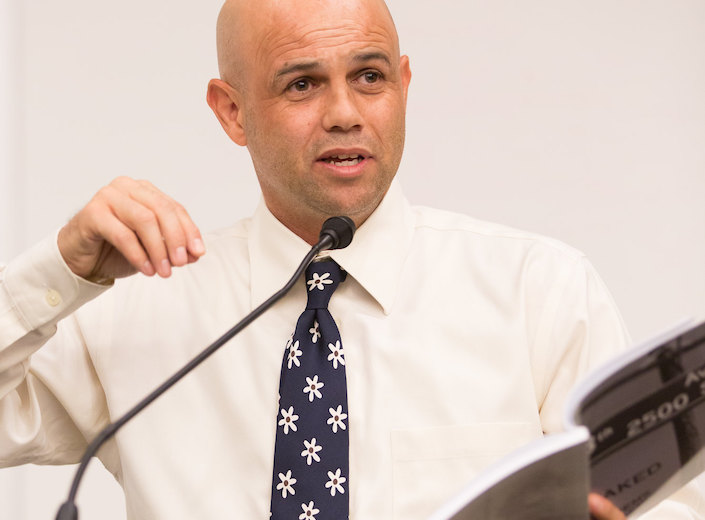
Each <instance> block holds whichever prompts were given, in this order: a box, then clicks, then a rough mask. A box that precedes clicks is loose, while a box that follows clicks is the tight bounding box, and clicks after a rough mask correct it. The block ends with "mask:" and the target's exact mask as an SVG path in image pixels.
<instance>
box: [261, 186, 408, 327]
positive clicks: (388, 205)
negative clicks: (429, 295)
mask: <svg viewBox="0 0 705 520" xmlns="http://www.w3.org/2000/svg"><path fill="white" fill-rule="evenodd" d="M413 230H414V222H413V213H412V210H411V207H410V206H409V203H408V201H407V200H406V198H405V197H404V195H403V194H402V192H401V188H400V187H399V185H398V182H397V181H394V182H393V183H392V185H391V187H390V188H389V191H388V192H387V194H386V195H385V197H384V199H383V200H382V202H381V203H380V205H379V206H378V207H377V209H376V210H375V211H374V213H372V215H370V217H369V218H368V219H367V221H366V222H365V223H364V224H363V225H362V226H360V228H359V229H358V230H357V232H356V233H355V237H354V239H353V241H352V243H351V244H350V245H349V246H348V247H346V248H345V249H337V250H335V251H330V252H329V253H327V254H328V255H329V256H330V257H331V258H333V260H335V261H336V262H338V264H339V265H340V266H341V267H342V268H343V269H344V270H345V271H347V272H348V276H352V277H353V278H354V279H355V280H357V282H358V283H359V284H360V285H361V286H362V287H363V288H364V289H365V290H366V291H367V292H369V293H370V295H371V296H372V297H373V298H374V299H375V300H376V301H377V303H379V304H380V305H381V306H382V308H383V310H384V312H385V314H389V312H390V311H391V309H392V306H393V304H394V298H395V296H396V294H397V289H398V286H399V283H400V278H401V272H402V267H403V263H404V259H405V258H406V255H407V252H408V249H409V247H410V245H411V240H412V235H413ZM248 243H249V253H250V269H251V283H252V285H251V298H252V305H253V307H254V306H255V305H259V304H260V303H262V302H263V301H264V300H266V299H267V298H269V297H270V296H271V295H272V294H274V293H275V292H276V291H278V290H279V289H281V287H282V286H283V285H284V284H285V283H286V281H287V280H288V279H289V278H290V277H291V275H292V273H293V272H294V270H295V269H296V267H297V265H298V264H299V262H301V260H302V259H303V257H304V256H305V255H306V253H307V252H308V251H309V249H310V246H309V244H307V243H306V242H305V241H304V240H302V239H301V238H299V237H298V236H297V235H295V234H294V233H292V232H291V231H290V230H289V229H288V228H287V227H286V226H284V225H283V224H282V223H281V222H279V221H278V220H277V219H276V218H275V217H274V215H272V214H271V212H270V211H269V210H268V209H267V206H266V205H265V203H264V201H263V200H260V203H259V205H258V207H257V209H256V210H255V214H254V215H253V217H252V220H251V227H250V233H249V241H248Z"/></svg>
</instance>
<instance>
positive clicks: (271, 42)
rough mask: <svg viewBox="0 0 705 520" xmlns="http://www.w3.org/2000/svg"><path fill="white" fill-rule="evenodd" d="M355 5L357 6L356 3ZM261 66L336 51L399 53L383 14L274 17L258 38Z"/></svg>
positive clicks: (358, 12) (362, 12)
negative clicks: (364, 50)
mask: <svg viewBox="0 0 705 520" xmlns="http://www.w3.org/2000/svg"><path fill="white" fill-rule="evenodd" d="M353 3H354V2H353ZM253 43H255V44H256V51H255V54H256V57H257V60H258V62H260V63H262V61H270V60H272V59H275V60H277V61H289V60H292V59H297V58H305V57H307V56H308V57H309V58H315V57H317V56H322V55H325V54H326V53H329V52H333V51H336V50H338V51H343V52H344V53H348V54H350V55H352V54H359V53H361V52H362V51H363V49H367V50H368V52H374V51H375V50H376V52H380V53H384V54H387V55H390V56H391V55H393V54H397V55H398V53H399V51H398V43H397V36H396V30H395V28H394V24H393V23H392V22H391V20H388V19H387V17H385V16H384V15H383V14H382V13H380V14H378V13H376V12H369V11H368V10H364V9H363V10H360V9H350V8H346V9H338V8H328V9H324V10H322V11H319V12H317V13H316V14H315V16H288V15H287V13H286V12H277V13H275V14H273V16H271V17H270V18H269V19H268V20H267V21H266V22H265V23H264V24H263V25H262V27H261V30H260V31H259V34H258V35H257V36H256V37H255V41H254V42H253Z"/></svg>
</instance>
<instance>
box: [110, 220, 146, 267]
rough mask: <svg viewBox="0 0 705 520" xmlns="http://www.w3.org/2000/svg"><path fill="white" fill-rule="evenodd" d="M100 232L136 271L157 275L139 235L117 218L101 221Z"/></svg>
mask: <svg viewBox="0 0 705 520" xmlns="http://www.w3.org/2000/svg"><path fill="white" fill-rule="evenodd" d="M98 232H99V233H100V234H101V235H102V236H103V237H105V240H107V241H108V242H109V243H110V244H111V245H112V246H113V247H114V248H115V249H117V250H118V251H119V252H120V254H122V256H123V257H124V258H125V260H127V261H128V262H129V263H130V264H131V265H132V266H133V267H134V268H135V269H137V270H138V271H141V272H142V273H144V274H145V275H147V276H152V275H154V274H155V273H156V270H155V268H154V265H153V263H152V262H151V261H150V259H149V257H148V256H147V253H146V252H145V250H144V247H143V246H142V243H141V242H140V240H139V239H138V238H137V235H136V234H135V233H134V232H133V231H132V230H131V229H130V228H129V227H127V226H126V225H125V224H123V223H122V222H120V220H118V219H117V218H111V219H101V221H100V222H99V224H98Z"/></svg>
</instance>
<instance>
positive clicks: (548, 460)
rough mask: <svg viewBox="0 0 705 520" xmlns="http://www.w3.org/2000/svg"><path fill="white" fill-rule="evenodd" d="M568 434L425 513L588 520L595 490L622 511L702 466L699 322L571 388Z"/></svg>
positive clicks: (703, 331)
mask: <svg viewBox="0 0 705 520" xmlns="http://www.w3.org/2000/svg"><path fill="white" fill-rule="evenodd" d="M564 423H565V432H563V433H558V434H552V435H547V436H546V437H543V438H542V439H538V440H536V441H534V442H532V443H530V444H528V445H526V446H524V447H522V448H520V449H519V450H517V451H515V452H513V453H511V454H509V455H508V456H507V457H505V458H503V459H501V460H500V461H499V462H497V463H496V464H494V465H493V466H491V467H490V468H488V469H487V470H485V471H484V472H483V473H481V474H480V475H479V476H478V477H477V478H475V479H474V480H473V481H472V482H470V483H469V485H468V486H467V487H466V488H465V489H464V490H463V491H462V492H461V493H459V494H458V495H457V496H456V497H454V498H453V499H452V500H450V501H449V502H448V503H446V504H445V505H444V506H443V507H441V508H440V509H439V510H437V511H436V512H435V513H434V514H433V515H432V516H431V517H430V520H466V519H467V520H470V519H473V520H475V519H483V520H500V519H509V518H521V519H523V520H559V519H560V520H573V519H575V520H586V519H587V518H588V515H589V513H588V509H587V495H588V492H589V491H595V492H596V493H599V494H601V495H603V496H605V497H607V498H609V499H610V500H612V502H614V503H615V504H616V505H617V506H618V507H619V508H620V509H621V510H622V511H624V513H625V514H626V515H627V516H632V515H638V514H641V513H643V512H645V511H646V510H648V509H650V508H651V507H653V506H654V505H656V504H657V503H658V502H660V501H661V500H663V499H664V498H666V497H667V496H668V495H670V494H671V493H672V492H673V491H675V490H676V489H678V488H679V487H681V486H683V485H684V484H686V483H687V482H688V481H689V480H691V479H692V478H694V477H695V476H697V475H698V474H699V473H701V472H703V471H705V450H703V449H702V448H703V447H704V446H705V323H702V324H700V325H697V326H689V325H687V324H684V325H680V326H678V327H676V328H674V329H673V330H671V331H669V332H666V333H664V334H660V335H658V336H656V337H654V338H651V339H650V340H648V341H647V342H645V343H643V344H641V345H640V346H637V347H635V348H633V349H631V350H629V351H627V352H625V353H624V354H622V355H621V356H619V357H617V358H615V359H613V360H610V362H609V363H608V364H607V365H605V366H603V367H602V368H600V369H598V370H596V371H595V372H593V373H592V374H590V376H588V377H587V378H586V379H585V380H584V381H583V382H582V384H580V385H579V386H578V387H576V389H575V390H574V391H573V392H572V393H571V395H570V397H569V399H568V402H567V404H566V409H565V417H564Z"/></svg>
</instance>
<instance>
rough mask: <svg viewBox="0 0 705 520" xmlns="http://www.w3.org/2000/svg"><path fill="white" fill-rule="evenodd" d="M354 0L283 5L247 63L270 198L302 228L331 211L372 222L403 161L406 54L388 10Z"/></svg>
mask: <svg viewBox="0 0 705 520" xmlns="http://www.w3.org/2000/svg"><path fill="white" fill-rule="evenodd" d="M355 3H356V2H300V3H299V4H300V5H301V4H308V5H309V6H310V5H311V4H315V5H314V6H313V7H309V8H304V11H307V12H304V13H302V12H300V9H299V12H296V13H291V12H286V10H285V9H282V10H281V11H277V12H276V13H275V15H274V17H273V19H271V20H269V21H268V22H267V23H266V27H265V28H264V29H263V30H261V31H259V33H258V35H257V38H256V39H255V40H254V45H253V46H252V47H254V48H253V49H252V54H251V55H250V56H249V59H248V63H247V66H246V70H247V71H249V73H250V74H247V77H246V78H244V83H243V89H242V90H243V94H242V95H243V98H242V106H241V110H242V124H243V126H244V130H245V136H246V140H247V146H248V148H249V151H250V154H251V156H252V160H253V163H254V166H255V170H256V172H257V176H258V179H259V182H260V185H261V188H262V192H263V194H264V198H265V201H266V203H267V206H268V207H269V209H270V211H272V213H273V214H274V215H275V216H276V217H277V218H278V219H279V220H280V221H282V222H283V223H284V224H285V225H287V226H289V227H290V228H291V229H292V230H294V231H295V232H296V231H297V228H304V227H305V226H310V225H311V223H316V225H320V224H319V223H320V222H321V221H322V220H324V219H325V218H327V217H329V216H332V215H340V214H343V215H348V216H350V217H352V218H353V219H354V220H355V221H356V222H357V223H358V224H359V223H360V222H362V221H364V220H365V219H366V218H367V217H368V216H369V215H370V213H371V212H372V211H373V210H374V209H375V208H376V207H377V205H378V204H379V202H380V201H381V199H382V197H383V196H384V194H385V193H386V192H387V189H388V188H389V185H390V183H391V181H392V179H393V178H394V175H395V173H396V171H397V168H398V166H399V162H400V160H401V155H402V149H403V146H404V120H405V106H406V92H407V87H408V84H409V80H410V72H409V64H408V59H407V57H406V56H404V57H401V58H400V57H399V51H398V47H397V43H396V32H395V29H394V26H393V24H392V22H391V20H390V19H389V18H388V17H387V16H385V13H384V12H383V11H381V10H380V9H379V8H378V7H376V8H375V7H374V6H369V5H367V3H365V2H362V3H361V4H362V5H357V6H352V5H351V4H355ZM330 4H333V5H330ZM340 4H342V5H340ZM373 4H374V3H373ZM298 20H304V21H298ZM300 234H301V233H300Z"/></svg>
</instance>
